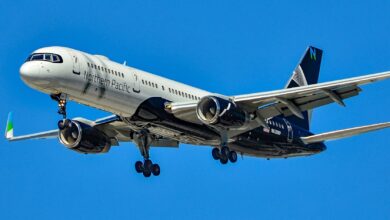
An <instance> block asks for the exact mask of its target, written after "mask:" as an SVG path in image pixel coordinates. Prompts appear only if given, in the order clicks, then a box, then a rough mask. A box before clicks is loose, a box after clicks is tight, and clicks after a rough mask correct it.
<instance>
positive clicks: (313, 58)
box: [310, 47, 317, 61]
mask: <svg viewBox="0 0 390 220" xmlns="http://www.w3.org/2000/svg"><path fill="white" fill-rule="evenodd" d="M310 59H311V60H314V61H317V55H316V49H314V48H312V47H310Z"/></svg>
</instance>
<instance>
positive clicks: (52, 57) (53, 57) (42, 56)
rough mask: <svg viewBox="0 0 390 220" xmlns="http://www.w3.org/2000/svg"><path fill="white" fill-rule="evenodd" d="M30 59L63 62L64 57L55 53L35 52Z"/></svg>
mask: <svg viewBox="0 0 390 220" xmlns="http://www.w3.org/2000/svg"><path fill="white" fill-rule="evenodd" d="M29 61H48V62H52V63H62V62H63V61H62V57H61V56H60V55H58V54H53V53H33V54H31V55H30V56H29V57H28V58H27V59H26V62H29Z"/></svg>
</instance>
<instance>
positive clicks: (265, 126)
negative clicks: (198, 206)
mask: <svg viewBox="0 0 390 220" xmlns="http://www.w3.org/2000/svg"><path fill="white" fill-rule="evenodd" d="M322 54H323V51H322V50H321V49H318V48H315V47H313V46H309V47H308V48H307V49H306V51H305V53H304V55H303V57H302V58H301V60H300V62H299V64H298V65H297V67H296V68H295V70H294V71H293V74H292V76H291V78H290V79H289V81H288V82H287V85H286V87H285V88H283V89H278V90H274V91H266V92H259V93H253V94H244V95H235V96H227V95H223V94H218V93H212V92H208V91H205V90H201V89H198V88H194V87H192V86H189V85H185V84H183V83H179V82H176V81H173V80H170V79H167V78H164V77H161V76H158V75H154V74H151V73H148V72H145V71H142V70H138V69H136V68H133V67H129V66H127V65H126V64H120V63H116V62H114V61H111V60H110V59H109V58H107V57H105V56H102V55H91V54H88V53H85V52H82V51H78V50H75V49H71V48H66V47H58V46H55V47H44V48H40V49H38V50H36V51H34V52H33V53H32V54H31V55H30V56H28V58H27V59H26V61H25V62H24V63H23V65H22V66H21V67H20V76H21V79H22V80H23V81H24V82H25V83H26V84H27V85H28V86H30V87H31V88H33V89H36V90H38V91H41V92H43V93H45V94H48V95H49V96H50V97H51V99H53V100H54V101H55V102H57V103H58V113H59V114H60V115H61V116H62V119H61V120H59V122H58V124H57V127H58V128H56V129H53V130H50V131H44V132H40V133H35V134H28V135H22V136H14V126H13V118H12V113H10V114H9V116H8V121H7V127H6V134H5V135H6V139H7V140H9V141H19V140H26V139H46V138H58V139H59V141H60V143H61V144H63V145H64V146H65V147H67V148H68V149H70V150H73V151H76V152H78V153H84V154H98V153H107V152H108V151H109V150H110V148H111V147H112V146H119V143H120V142H133V143H135V145H136V146H137V147H138V148H139V150H140V154H141V155H142V157H143V161H141V160H139V161H137V162H136V163H135V170H136V172H137V173H142V174H143V175H144V176H145V177H150V176H151V175H152V174H153V175H154V176H158V175H160V172H161V170H160V166H159V165H158V164H157V163H153V162H152V160H151V159H150V158H151V157H150V153H149V152H150V149H151V148H152V147H173V148H178V147H179V144H180V143H186V144H192V145H198V146H211V147H212V151H211V155H212V158H213V159H215V160H217V161H220V163H221V164H227V163H228V162H231V163H235V162H236V161H237V158H238V154H240V155H241V156H253V157H261V158H266V159H270V158H289V157H298V156H310V155H314V154H318V153H320V152H323V151H324V150H326V146H325V144H324V142H325V141H329V140H335V139H339V138H345V137H350V136H354V135H357V134H362V133H366V132H370V131H374V130H379V129H384V128H388V127H390V122H385V123H379V124H373V125H367V126H361V127H355V128H349V129H343V130H337V131H332V132H326V133H322V134H313V133H312V132H310V119H311V114H312V110H313V109H315V108H317V107H320V106H324V105H327V104H330V103H337V104H339V105H341V106H345V102H344V100H345V99H348V98H351V97H354V96H357V95H359V94H360V92H361V91H362V90H361V88H360V86H362V85H364V84H368V83H373V82H377V81H380V80H384V79H387V78H390V72H382V73H376V74H370V75H365V76H359V77H354V78H348V79H342V80H335V81H330V82H324V83H318V78H319V72H320V65H321V60H322ZM68 101H74V102H77V103H80V104H84V105H87V106H91V107H94V108H97V109H101V110H103V111H106V112H110V114H112V115H110V116H107V117H104V118H100V119H97V120H88V119H85V118H80V117H78V118H73V119H69V118H67V109H66V104H67V102H68Z"/></svg>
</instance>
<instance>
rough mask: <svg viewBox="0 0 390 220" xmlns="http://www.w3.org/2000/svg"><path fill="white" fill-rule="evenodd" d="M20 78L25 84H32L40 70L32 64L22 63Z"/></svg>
mask: <svg viewBox="0 0 390 220" xmlns="http://www.w3.org/2000/svg"><path fill="white" fill-rule="evenodd" d="M19 72H20V76H21V77H22V79H23V81H25V82H26V83H32V82H33V81H34V79H36V78H38V77H39V72H40V68H39V66H38V65H35V64H34V63H24V64H23V65H22V66H21V67H20V70H19Z"/></svg>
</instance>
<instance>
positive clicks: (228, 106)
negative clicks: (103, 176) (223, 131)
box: [196, 96, 249, 128]
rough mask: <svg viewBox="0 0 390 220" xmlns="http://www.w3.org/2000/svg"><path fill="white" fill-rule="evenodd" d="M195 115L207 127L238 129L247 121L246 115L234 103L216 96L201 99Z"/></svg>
mask: <svg viewBox="0 0 390 220" xmlns="http://www.w3.org/2000/svg"><path fill="white" fill-rule="evenodd" d="M196 114H197V116H198V118H199V120H201V121H202V122H203V123H205V124H208V125H215V126H223V127H227V128H239V127H242V126H244V125H245V124H246V123H247V122H248V121H249V120H248V114H247V113H246V112H245V111H244V110H242V109H241V108H239V107H238V106H237V105H236V104H235V103H234V102H232V101H230V100H226V99H223V98H220V97H216V96H205V97H203V98H202V99H201V100H200V101H199V103H198V105H197V107H196Z"/></svg>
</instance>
